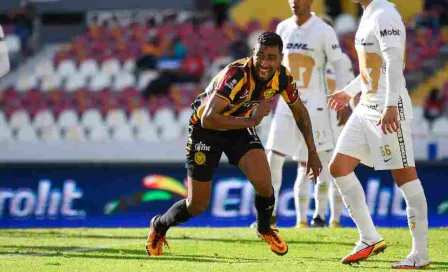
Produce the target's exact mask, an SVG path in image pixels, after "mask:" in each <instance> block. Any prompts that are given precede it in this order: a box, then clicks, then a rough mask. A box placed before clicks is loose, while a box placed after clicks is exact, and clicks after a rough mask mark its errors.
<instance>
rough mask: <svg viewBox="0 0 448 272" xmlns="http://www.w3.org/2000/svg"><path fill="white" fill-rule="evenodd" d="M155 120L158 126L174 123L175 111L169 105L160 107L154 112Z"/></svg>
mask: <svg viewBox="0 0 448 272" xmlns="http://www.w3.org/2000/svg"><path fill="white" fill-rule="evenodd" d="M153 122H154V124H155V125H156V126H157V127H165V126H172V125H174V124H175V122H176V119H175V116H174V111H173V110H172V109H170V108H168V107H165V108H161V109H159V110H158V111H156V113H155V114H154V118H153Z"/></svg>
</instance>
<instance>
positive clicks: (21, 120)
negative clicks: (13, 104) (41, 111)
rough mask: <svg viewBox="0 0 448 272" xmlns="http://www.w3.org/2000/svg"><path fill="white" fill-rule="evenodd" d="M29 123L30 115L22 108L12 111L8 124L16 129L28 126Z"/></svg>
mask: <svg viewBox="0 0 448 272" xmlns="http://www.w3.org/2000/svg"><path fill="white" fill-rule="evenodd" d="M30 123H31V122H30V115H29V114H28V112H27V111H26V110H24V109H21V110H17V111H15V112H13V114H12V115H11V118H10V120H9V126H10V127H11V128H12V129H18V128H19V127H22V126H29V125H30Z"/></svg>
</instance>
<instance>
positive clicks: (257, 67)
mask: <svg viewBox="0 0 448 272" xmlns="http://www.w3.org/2000/svg"><path fill="white" fill-rule="evenodd" d="M281 61H282V54H281V53H280V50H279V49H278V47H277V46H265V45H256V46H255V50H254V71H255V74H256V76H257V78H258V79H259V80H262V81H265V80H268V79H270V78H271V77H272V76H273V75H274V73H275V71H276V70H277V69H278V67H280V63H281Z"/></svg>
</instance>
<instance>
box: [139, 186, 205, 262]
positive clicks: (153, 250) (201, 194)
mask: <svg viewBox="0 0 448 272" xmlns="http://www.w3.org/2000/svg"><path fill="white" fill-rule="evenodd" d="M210 194H211V181H205V182H204V181H197V180H194V179H192V178H191V177H188V197H187V198H186V199H182V200H180V201H178V202H177V203H175V204H174V205H173V206H171V208H170V209H169V210H168V211H167V212H166V213H165V214H163V215H162V216H159V215H157V216H155V217H154V218H153V219H152V220H151V223H150V230H149V234H148V239H147V242H146V252H147V253H148V254H149V255H151V256H161V255H162V254H163V246H164V245H168V244H167V242H166V239H165V236H166V232H167V231H168V229H169V228H170V227H173V226H177V225H179V224H181V223H184V222H187V221H188V220H189V219H190V218H192V217H195V216H197V215H199V214H201V213H202V212H204V211H205V210H206V209H207V207H208V204H209V202H210Z"/></svg>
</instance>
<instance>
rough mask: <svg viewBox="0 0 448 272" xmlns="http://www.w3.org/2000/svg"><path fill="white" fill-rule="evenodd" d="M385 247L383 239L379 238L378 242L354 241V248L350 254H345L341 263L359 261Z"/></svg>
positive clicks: (379, 251)
mask: <svg viewBox="0 0 448 272" xmlns="http://www.w3.org/2000/svg"><path fill="white" fill-rule="evenodd" d="M386 248H387V245H386V243H385V242H384V240H380V241H379V242H374V243H367V242H364V241H359V242H358V243H356V246H355V248H354V249H353V252H352V254H350V255H348V256H345V257H344V258H343V259H342V263H343V264H350V265H351V264H353V263H359V262H360V261H365V260H367V259H368V258H369V257H371V256H374V255H377V254H379V253H381V252H383V251H384V250H385V249H386Z"/></svg>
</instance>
